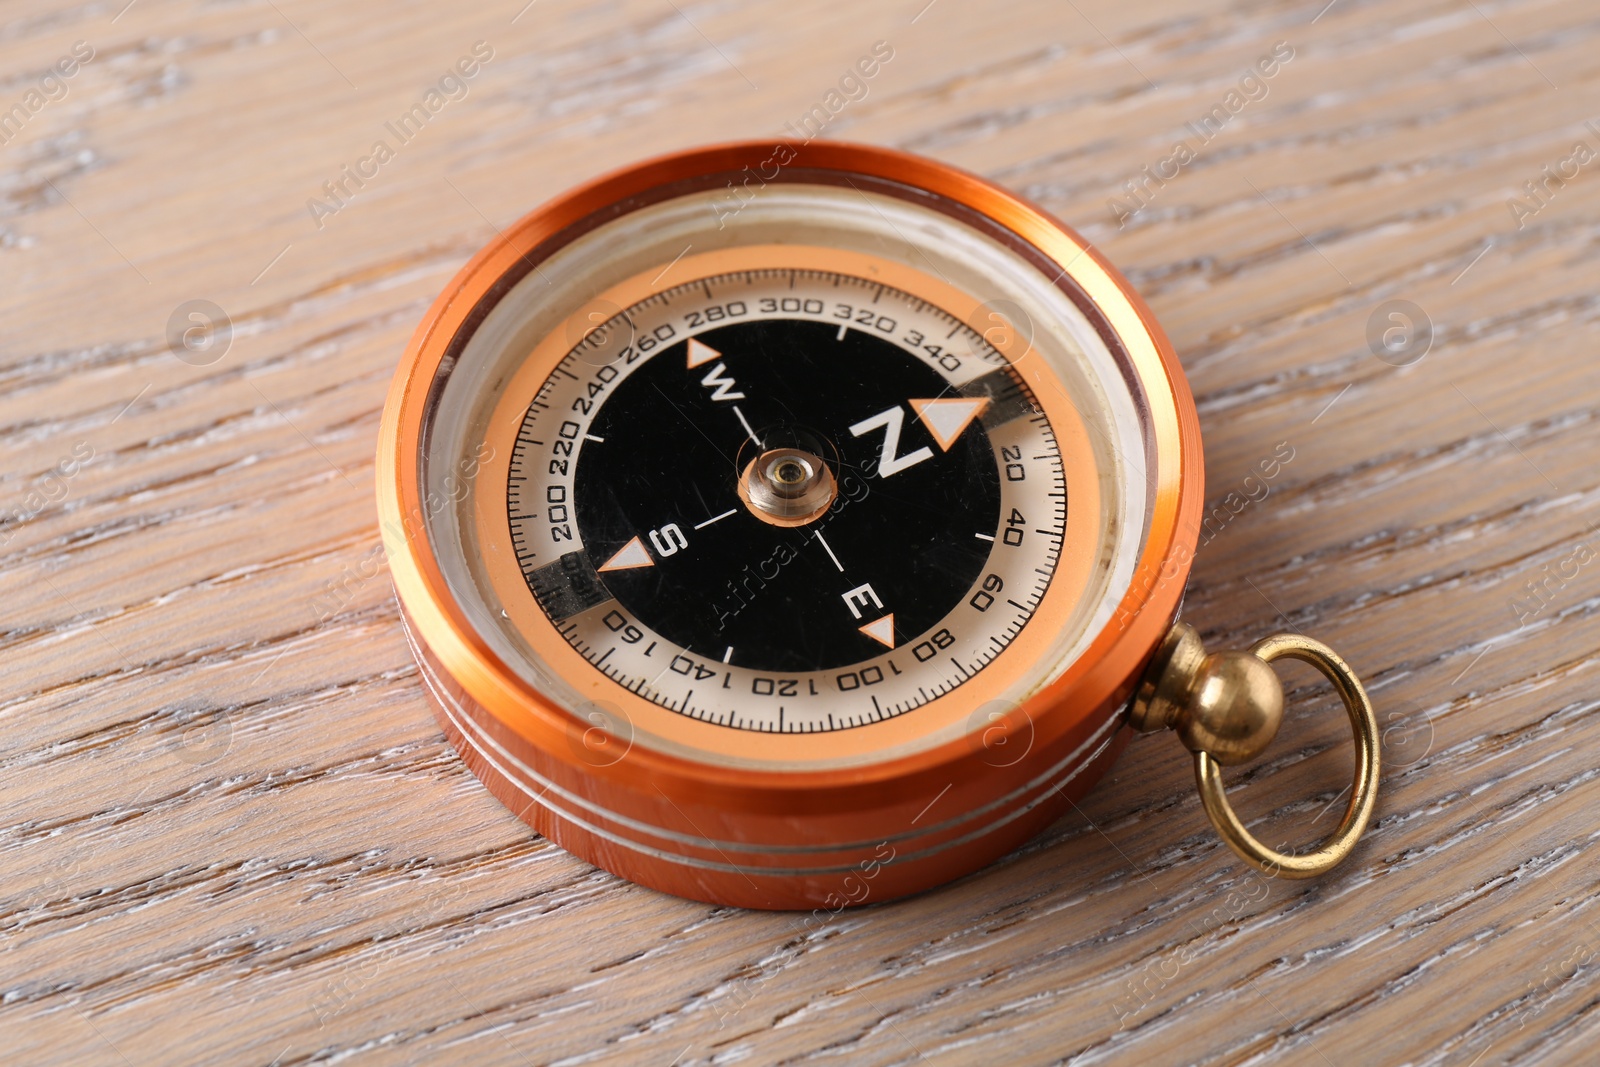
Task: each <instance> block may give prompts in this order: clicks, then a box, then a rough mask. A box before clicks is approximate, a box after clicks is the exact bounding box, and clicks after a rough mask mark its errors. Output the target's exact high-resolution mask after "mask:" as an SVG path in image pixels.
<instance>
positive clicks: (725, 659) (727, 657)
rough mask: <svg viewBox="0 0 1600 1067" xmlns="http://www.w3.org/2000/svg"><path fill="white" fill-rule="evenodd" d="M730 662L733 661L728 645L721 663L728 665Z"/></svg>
mask: <svg viewBox="0 0 1600 1067" xmlns="http://www.w3.org/2000/svg"><path fill="white" fill-rule="evenodd" d="M732 660H733V646H732V645H729V646H728V651H726V652H724V653H723V654H722V662H724V663H730V662H732Z"/></svg>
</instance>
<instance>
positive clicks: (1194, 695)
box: [1128, 622, 1379, 878]
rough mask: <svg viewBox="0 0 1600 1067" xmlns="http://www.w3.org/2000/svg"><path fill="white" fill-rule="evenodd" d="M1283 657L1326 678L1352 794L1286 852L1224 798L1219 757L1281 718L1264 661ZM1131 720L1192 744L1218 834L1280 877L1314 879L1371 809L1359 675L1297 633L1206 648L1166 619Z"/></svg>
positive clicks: (1373, 753)
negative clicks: (1327, 827) (1341, 710)
mask: <svg viewBox="0 0 1600 1067" xmlns="http://www.w3.org/2000/svg"><path fill="white" fill-rule="evenodd" d="M1283 657H1288V658H1290V659H1297V660H1300V661H1301V662H1304V663H1308V664H1310V665H1311V666H1313V667H1315V668H1316V669H1317V670H1318V671H1320V672H1322V674H1323V676H1324V677H1326V678H1327V679H1328V681H1330V682H1332V683H1333V686H1334V688H1335V689H1336V690H1337V691H1338V693H1339V698H1340V699H1341V700H1343V701H1344V706H1345V711H1346V712H1347V713H1348V714H1349V716H1350V727H1351V730H1352V731H1353V732H1354V734H1355V742H1356V773H1355V784H1354V788H1353V789H1352V790H1351V794H1350V802H1349V804H1348V805H1346V807H1345V813H1344V818H1343V819H1342V820H1341V821H1340V823H1339V826H1338V828H1337V829H1335V830H1334V832H1333V835H1332V836H1331V837H1329V838H1328V839H1327V840H1326V841H1324V842H1323V843H1322V844H1321V845H1320V846H1319V847H1318V848H1317V849H1316V850H1314V851H1312V852H1308V853H1306V854H1304V855H1295V856H1291V855H1288V854H1287V853H1283V852H1278V851H1276V850H1275V849H1271V848H1268V847H1267V846H1266V845H1263V844H1262V843H1261V842H1260V841H1258V840H1256V838H1255V837H1253V836H1252V835H1251V834H1250V832H1249V831H1248V830H1246V829H1245V827H1244V824H1243V823H1242V822H1240V821H1239V817H1238V815H1236V814H1235V813H1234V811H1233V808H1232V806H1230V805H1229V803H1228V797H1227V794H1226V792H1224V789H1223V784H1222V772H1221V770H1220V769H1219V765H1228V766H1231V765H1233V764H1238V763H1247V762H1249V761H1250V760H1252V759H1254V758H1256V757H1257V756H1259V755H1260V754H1261V753H1262V752H1263V751H1265V750H1266V748H1267V746H1268V745H1269V744H1271V743H1272V739H1273V737H1275V736H1276V735H1277V732H1278V726H1279V725H1280V724H1281V723H1282V721H1283V686H1282V684H1281V683H1280V682H1279V681H1278V677H1277V673H1276V672H1275V671H1273V670H1272V668H1271V667H1270V666H1269V664H1271V663H1272V661H1273V660H1276V659H1281V658H1283ZM1128 719H1129V722H1130V723H1131V724H1132V725H1133V727H1134V728H1135V729H1138V730H1141V731H1151V730H1159V729H1162V728H1170V729H1172V730H1175V731H1176V732H1177V734H1178V737H1179V739H1180V740H1181V741H1183V743H1184V745H1185V746H1186V747H1188V749H1189V750H1190V751H1191V752H1193V753H1194V775H1195V782H1196V784H1197V785H1198V786H1199V789H1200V800H1201V802H1202V803H1203V804H1204V806H1205V809H1206V814H1207V815H1208V816H1210V818H1211V823H1212V825H1213V826H1215V827H1216V828H1217V833H1219V834H1220V835H1222V839H1223V840H1224V841H1226V842H1227V843H1228V847H1230V848H1232V849H1233V850H1234V852H1236V853H1238V854H1239V856H1240V857H1241V858H1243V859H1244V860H1245V861H1246V862H1247V863H1249V864H1250V865H1251V866H1253V867H1255V868H1256V869H1257V870H1260V871H1262V872H1264V873H1266V874H1272V875H1282V876H1283V877H1285V878H1311V877H1314V876H1316V875H1319V874H1323V873H1324V872H1326V871H1328V870H1330V869H1332V868H1333V867H1334V865H1335V864H1337V863H1338V862H1339V861H1340V860H1342V859H1344V858H1345V857H1346V856H1348V855H1349V854H1350V851H1351V850H1352V849H1353V848H1355V844H1356V841H1357V840H1358V839H1359V838H1360V837H1361V834H1362V832H1363V831H1365V830H1366V828H1367V822H1368V821H1369V820H1370V819H1371V818H1372V809H1373V805H1374V804H1375V802H1376V801H1377V795H1378V769H1379V763H1378V719H1377V716H1376V715H1375V714H1374V712H1373V710H1372V702H1371V701H1370V700H1368V699H1367V694H1366V690H1364V689H1363V688H1362V687H1361V680H1360V679H1359V678H1357V677H1356V674H1355V672H1354V671H1352V670H1351V669H1350V665H1349V664H1348V663H1346V662H1345V661H1344V660H1343V659H1341V658H1340V656H1339V654H1338V653H1336V652H1334V651H1333V650H1332V649H1331V648H1329V647H1328V646H1327V645H1324V644H1322V643H1321V642H1320V641H1314V640H1312V639H1311V638H1309V637H1303V636H1301V635H1299V634H1274V635H1273V636H1271V637H1267V638H1263V639H1262V640H1260V641H1257V642H1256V643H1255V644H1254V645H1252V646H1251V647H1250V650H1249V651H1248V652H1219V653H1213V654H1208V653H1207V652H1206V650H1205V648H1204V646H1203V645H1201V643H1200V637H1199V635H1198V634H1197V633H1196V632H1195V630H1194V627H1192V626H1189V625H1187V624H1186V623H1181V622H1180V623H1178V624H1176V625H1175V626H1173V628H1172V630H1171V632H1169V633H1168V634H1167V637H1166V639H1165V640H1164V641H1163V642H1162V643H1161V647H1160V648H1159V649H1158V650H1157V651H1156V655H1155V658H1154V659H1152V660H1151V662H1150V666H1149V668H1148V669H1147V670H1146V671H1145V675H1144V679H1143V681H1141V682H1140V684H1139V689H1138V691H1137V693H1135V695H1134V701H1133V705H1132V706H1131V707H1130V709H1129V713H1128Z"/></svg>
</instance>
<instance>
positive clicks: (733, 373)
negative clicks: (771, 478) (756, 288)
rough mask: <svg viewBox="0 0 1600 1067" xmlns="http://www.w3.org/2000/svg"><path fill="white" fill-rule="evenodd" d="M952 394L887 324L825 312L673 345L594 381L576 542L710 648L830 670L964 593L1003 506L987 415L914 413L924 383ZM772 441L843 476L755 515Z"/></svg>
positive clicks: (754, 660) (696, 651)
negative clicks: (814, 507) (830, 490)
mask: <svg viewBox="0 0 1600 1067" xmlns="http://www.w3.org/2000/svg"><path fill="white" fill-rule="evenodd" d="M691 364H692V365H691ZM951 398H954V399H955V400H957V401H958V402H959V401H960V399H961V398H960V395H959V394H958V393H957V392H956V391H955V390H953V389H952V388H951V387H950V385H949V383H948V382H947V381H946V380H945V379H944V377H943V376H941V375H940V374H939V373H938V372H937V371H935V370H934V369H933V368H931V367H930V366H928V365H927V364H925V363H924V362H923V361H922V360H920V359H919V358H917V357H916V356H914V355H912V354H910V353H908V352H906V351H904V350H903V349H901V348H900V347H899V346H897V345H896V344H895V343H894V342H893V341H892V340H890V339H888V338H885V337H878V336H874V335H873V334H871V333H869V332H864V331H863V330H860V329H848V330H846V331H844V333H843V336H840V333H839V327H838V326H836V325H830V324H828V323H824V322H814V321H807V320H799V319H768V320H762V321H755V322H743V323H737V324H731V325H727V326H722V327H720V328H718V329H715V330H711V331H709V332H706V333H702V334H699V335H697V337H696V338H695V339H694V341H692V342H685V341H679V342H677V343H675V344H672V345H670V346H668V347H666V348H665V349H664V350H661V351H658V352H657V353H655V354H654V355H652V356H651V357H650V358H649V360H648V361H647V362H646V363H644V364H643V365H642V366H640V367H638V368H637V369H635V370H634V371H633V372H632V373H631V374H630V375H628V376H627V377H626V378H624V379H623V380H621V381H620V382H619V383H618V384H617V385H616V386H615V387H614V388H613V390H612V391H611V392H610V393H609V395H608V396H605V397H603V398H602V399H601V401H600V403H601V406H600V408H599V410H598V411H597V412H596V413H595V415H594V418H593V421H592V423H591V424H590V427H589V430H588V434H589V436H588V438H587V440H586V441H585V443H584V444H583V446H582V448H581V451H580V452H579V455H578V461H577V465H576V468H575V470H574V476H573V477H574V485H573V505H574V517H575V519H576V523H577V527H578V532H579V535H580V536H581V538H582V541H583V545H584V549H585V554H586V555H587V557H588V561H589V563H590V564H591V565H592V566H593V567H594V568H595V569H596V570H597V571H598V578H599V580H600V582H601V583H603V585H604V586H605V589H606V590H607V591H609V592H610V594H611V595H612V596H614V597H615V598H616V600H617V602H618V604H619V605H620V607H621V610H622V611H624V612H627V613H631V615H632V616H634V617H635V618H636V619H637V620H638V621H639V622H640V623H642V624H644V625H646V626H648V627H650V628H652V629H654V630H655V631H656V632H657V633H659V634H661V635H662V636H663V637H664V638H666V639H667V640H669V641H672V642H675V643H677V644H679V645H682V646H684V647H685V648H687V649H689V650H690V653H691V654H692V655H694V656H696V657H703V658H704V659H705V660H706V661H707V662H708V663H715V662H718V661H724V660H726V661H727V662H730V663H733V664H736V665H738V666H741V667H747V668H753V669H756V670H763V671H772V672H775V673H777V672H794V671H811V670H823V669H830V668H838V667H846V666H849V665H852V664H856V663H860V662H862V661H864V660H867V659H871V658H874V657H876V656H878V655H880V654H882V653H883V652H884V651H885V649H886V646H888V645H890V644H892V645H893V646H895V647H898V646H900V645H903V644H906V643H909V642H913V641H916V640H918V639H920V638H922V637H923V636H924V635H925V634H927V633H928V632H929V631H930V629H933V628H934V627H935V626H936V625H937V624H938V622H939V620H940V619H942V618H943V617H944V616H945V615H946V614H948V613H949V612H950V611H951V610H952V609H954V608H955V607H956V606H957V605H958V604H960V603H961V601H962V599H963V598H964V597H967V596H969V595H970V594H971V589H972V586H973V584H974V583H975V582H976V581H977V580H978V579H979V578H980V577H982V575H983V568H984V565H985V563H986V561H987V559H988V557H989V552H990V550H991V548H992V547H993V540H992V535H993V534H994V532H995V530H996V528H997V526H998V525H999V511H1000V482H999V470H998V467H997V464H996V461H995V456H994V452H993V449H992V446H991V445H990V442H989V438H988V434H987V433H986V432H985V431H984V428H983V424H982V421H981V418H977V417H973V418H970V421H967V422H966V423H965V424H964V425H963V424H962V423H961V418H962V411H964V410H965V411H973V410H976V409H975V408H974V407H973V406H972V405H968V406H967V408H965V409H962V408H955V409H952V408H944V409H940V410H942V411H945V412H950V411H954V412H955V415H954V419H955V421H954V422H953V423H952V421H951V416H949V415H946V416H945V417H944V418H942V419H941V420H936V421H934V422H929V421H927V420H925V419H924V418H922V417H919V405H918V404H917V403H916V402H918V401H930V400H943V401H946V402H948V401H949V400H951ZM863 424H866V425H863ZM953 427H959V432H958V433H956V434H955V435H954V436H952V432H951V431H952V428H953ZM936 428H937V429H938V430H939V433H937V434H936V433H935V432H934V431H935V429H936ZM780 448H799V449H803V450H804V452H805V453H806V454H808V455H815V456H817V457H819V458H821V459H822V460H823V462H825V463H827V464H829V466H830V469H831V473H832V475H833V477H834V478H835V479H836V481H837V486H836V488H835V492H836V495H835V497H834V499H833V502H832V504H831V505H830V506H828V507H827V509H826V510H825V511H823V512H822V513H821V514H820V515H818V516H816V517H815V518H811V519H808V520H805V521H803V523H802V524H800V525H792V526H784V525H777V524H774V523H773V522H771V521H763V519H762V518H761V517H759V516H758V514H757V513H756V511H755V510H754V509H753V508H752V507H751V506H750V505H749V504H748V503H747V502H746V501H744V500H742V499H741V497H740V495H739V491H738V490H739V485H740V477H741V475H742V473H743V472H744V471H745V469H746V468H747V467H748V466H749V465H750V463H751V461H752V459H753V458H754V457H756V456H758V455H760V454H763V453H765V452H768V451H770V450H773V449H780ZM775 475H776V476H779V477H781V476H784V475H787V476H791V477H801V476H802V475H801V474H800V473H799V472H798V471H795V470H789V469H788V468H783V469H782V471H776V470H775ZM981 535H989V536H988V538H987V539H986V538H985V537H984V536H981ZM635 539H637V543H635ZM646 561H648V562H646ZM890 615H892V616H893V619H892V623H890V622H887V621H885V620H886V619H887V617H888V616H890ZM729 649H731V650H732V651H731V652H730V651H728V650H729Z"/></svg>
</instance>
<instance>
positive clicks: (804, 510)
mask: <svg viewBox="0 0 1600 1067" xmlns="http://www.w3.org/2000/svg"><path fill="white" fill-rule="evenodd" d="M838 491H839V484H838V482H837V481H836V480H835V479H834V477H833V471H832V470H830V469H829V468H828V465H827V464H826V463H824V462H823V461H822V459H821V457H819V456H817V455H816V454H815V453H812V452H807V451H805V450H804V449H799V448H772V449H768V450H766V451H765V452H762V453H760V454H759V455H757V456H756V458H755V459H753V460H751V461H750V463H749V464H748V465H747V466H746V467H745V469H744V471H743V473H742V474H741V475H740V477H739V499H740V500H743V501H744V504H745V506H746V507H747V508H749V509H750V512H751V514H753V515H755V517H756V518H758V519H760V520H761V521H762V522H767V523H771V524H772V525H774V526H804V525H805V524H806V523H809V522H812V521H814V520H816V519H818V518H820V517H821V516H822V515H823V513H824V512H826V511H827V510H828V508H829V507H830V506H831V505H832V504H833V499H834V497H835V496H837V495H838Z"/></svg>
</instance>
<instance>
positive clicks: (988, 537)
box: [972, 533, 994, 541]
mask: <svg viewBox="0 0 1600 1067" xmlns="http://www.w3.org/2000/svg"><path fill="white" fill-rule="evenodd" d="M972 536H973V537H976V538H977V539H978V540H980V541H993V540H994V534H986V533H975V534H973V535H972Z"/></svg>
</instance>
